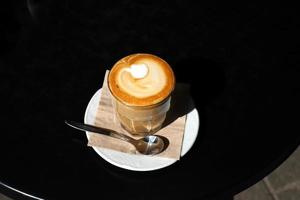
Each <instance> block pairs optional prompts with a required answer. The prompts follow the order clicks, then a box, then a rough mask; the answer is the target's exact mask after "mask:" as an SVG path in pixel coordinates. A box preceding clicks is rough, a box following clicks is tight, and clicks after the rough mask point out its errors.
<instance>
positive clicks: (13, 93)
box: [0, 0, 300, 199]
mask: <svg viewBox="0 0 300 200" xmlns="http://www.w3.org/2000/svg"><path fill="white" fill-rule="evenodd" d="M30 2H31V3H30V6H29V7H30V9H28V4H27V3H26V1H10V2H6V3H5V4H3V6H1V8H0V10H1V17H0V18H1V19H0V20H1V23H0V24H1V25H0V26H1V28H0V30H1V32H0V33H1V34H0V36H1V38H0V41H1V44H0V45H1V46H0V76H1V78H0V93H1V100H2V101H1V102H2V103H1V124H2V128H1V134H0V137H1V138H0V160H1V165H0V167H1V168H0V181H1V182H3V183H5V184H8V185H10V186H12V187H15V188H17V189H20V190H22V191H25V192H28V193H30V194H33V195H37V196H39V197H44V198H50V199H66V198H72V199H74V198H78V199H83V198H87V199H93V198H95V197H99V198H100V197H103V198H104V199H106V197H108V196H110V197H111V198H113V197H115V198H118V197H124V198H126V197H128V198H130V199H146V197H147V198H148V197H149V198H150V199H154V198H155V199H165V198H169V197H178V198H180V199H182V198H186V199H193V198H200V197H207V198H208V197H213V196H218V195H224V194H233V193H236V192H238V191H240V190H242V189H244V188H246V187H248V186H250V185H251V184H253V183H255V182H256V181H258V180H260V179H261V178H262V177H264V176H265V175H267V174H268V173H270V172H271V171H272V170H273V169H274V168H275V167H277V166H278V165H279V164H280V163H281V162H282V161H283V160H284V159H285V158H286V157H287V156H288V155H289V154H290V153H291V152H292V151H293V150H294V149H295V148H296V146H297V145H298V144H299V140H300V139H299V128H298V124H299V104H298V103H299V100H300V96H299V93H300V86H299V64H300V62H299V58H300V57H299V56H300V54H299V53H300V52H299V51H300V49H299V44H300V43H299V35H300V34H299V18H298V13H297V12H298V10H297V7H296V6H294V5H283V4H276V3H275V2H272V4H265V5H264V4H262V3H259V4H254V3H248V4H243V5H239V4H234V5H229V4H228V3H227V2H226V3H220V2H219V3H218V4H217V3H213V2H211V3H207V2H206V3H205V4H204V3H203V2H198V3H194V2H192V1H183V0H174V1H172V2H169V1H164V0H161V1H155V2H152V1H136V2H135V1H129V0H127V1H125V0H124V1H118V3H117V2H111V3H110V2H108V1H94V0H93V1H92V0H86V1H70V0H61V1H58V0H57V1H49V0H39V1H38V0H35V1H30ZM137 52H145V53H152V54H155V55H158V56H160V57H162V58H163V59H165V60H166V61H167V62H169V63H170V65H171V66H172V67H173V69H174V71H175V75H176V78H177V81H178V82H185V83H190V84H191V93H192V97H193V98H194V101H195V104H196V107H197V109H198V110H199V112H200V131H199V137H198V139H197V141H196V143H195V145H194V147H193V148H192V150H191V151H190V152H189V153H188V154H187V155H186V156H185V157H183V158H182V159H181V160H180V161H179V162H177V163H176V164H175V165H172V166H170V167H168V168H166V169H163V170H159V171H155V172H147V173H135V172H130V171H126V170H122V169H118V168H117V167H114V166H112V165H110V164H108V163H106V162H105V161H103V160H102V159H101V158H100V157H98V156H97V155H96V153H94V152H93V151H92V150H91V149H89V148H87V147H85V142H86V140H85V138H84V136H83V135H82V136H81V135H76V134H75V131H74V130H72V129H70V128H69V127H66V126H65V124H64V123H63V121H64V120H65V119H73V120H77V121H82V120H83V115H84V111H85V108H86V105H87V103H88V101H89V99H90V98H91V96H92V95H93V94H94V92H95V91H97V90H98V89H99V88H100V87H101V84H102V81H103V76H104V72H105V70H106V69H109V68H110V67H111V66H112V65H113V64H114V63H115V62H116V61H117V60H119V59H120V58H122V57H124V56H126V55H128V54H131V53H137ZM194 182H196V184H194ZM162 186H163V187H162ZM107 188H114V189H116V190H117V191H118V192H114V193H111V192H108V189H107ZM131 188H133V189H131ZM154 189H155V190H157V193H152V192H149V191H152V190H154ZM145 190H146V192H145ZM137 191H142V192H137ZM98 195H99V196H98Z"/></svg>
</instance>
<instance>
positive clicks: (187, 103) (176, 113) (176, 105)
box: [162, 83, 195, 127]
mask: <svg viewBox="0 0 300 200" xmlns="http://www.w3.org/2000/svg"><path fill="white" fill-rule="evenodd" d="M194 108H195V105H194V102H193V100H192V97H191V95H190V86H189V85H188V84H185V83H177V84H176V86H175V89H174V91H173V93H172V96H171V106H170V110H169V111H168V112H167V116H166V120H165V122H164V123H163V125H162V127H166V126H168V125H169V124H171V123H172V122H174V121H175V120H176V119H178V118H179V117H182V116H184V115H186V114H188V113H189V112H191V111H192V110H193V109H194Z"/></svg>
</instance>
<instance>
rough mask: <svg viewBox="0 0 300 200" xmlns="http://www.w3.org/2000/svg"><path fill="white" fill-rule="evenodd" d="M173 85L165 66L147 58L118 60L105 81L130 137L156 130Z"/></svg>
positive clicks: (137, 55) (136, 56)
mask: <svg viewBox="0 0 300 200" xmlns="http://www.w3.org/2000/svg"><path fill="white" fill-rule="evenodd" d="M174 85H175V77H174V73H173V71H172V69H171V67H170V66H169V64H168V63H167V62H166V61H164V60H163V59H161V58H159V57H157V56H155V55H151V54H133V55H129V56H127V57H124V58H122V59H121V60H119V61H118V62H117V63H116V64H115V65H114V66H113V67H112V69H111V71H110V73H109V77H108V86H109V89H110V92H111V94H112V96H113V97H114V108H115V111H116V114H117V115H118V118H119V120H120V122H121V124H122V125H123V127H124V128H125V129H127V130H128V131H129V132H131V133H152V132H155V131H156V130H157V129H159V128H160V126H161V125H162V123H163V121H164V120H165V117H166V112H167V111H168V110H169V107H170V99H171V97H170V94H171V92H172V91H173V89H174Z"/></svg>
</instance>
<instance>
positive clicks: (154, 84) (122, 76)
mask: <svg viewBox="0 0 300 200" xmlns="http://www.w3.org/2000/svg"><path fill="white" fill-rule="evenodd" d="M149 64H150V65H147V66H149V67H148V72H147V74H145V72H144V71H142V70H140V71H138V69H136V68H131V71H128V68H124V69H122V70H120V72H119V74H118V75H117V76H116V78H117V79H116V83H117V85H118V86H119V87H120V89H121V90H122V91H124V92H125V93H128V94H129V95H132V96H134V97H137V98H145V97H149V96H153V95H155V94H157V93H159V92H160V91H162V89H163V88H164V87H165V85H166V79H165V78H164V76H165V75H164V72H163V70H162V69H161V68H160V67H159V66H157V65H156V64H155V63H149ZM136 66H137V68H142V67H141V66H145V65H141V66H140V65H136ZM134 69H135V70H134ZM138 72H140V73H138ZM144 74H145V75H144ZM143 75H144V76H143Z"/></svg>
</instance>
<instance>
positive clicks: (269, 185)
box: [234, 147, 300, 200]
mask: <svg viewBox="0 0 300 200" xmlns="http://www.w3.org/2000/svg"><path fill="white" fill-rule="evenodd" d="M234 199H235V200H300V147H298V149H297V150H296V151H295V152H294V153H293V154H292V155H291V156H290V157H289V159H288V160H287V161H285V162H284V163H283V164H282V165H281V166H280V167H279V168H277V169H276V170H275V171H274V172H273V173H271V174H270V175H269V176H267V177H266V178H264V179H263V180H262V181H260V182H259V183H257V184H256V185H254V186H252V187H250V188H249V189H247V190H245V191H243V192H241V193H240V194H238V195H236V197H235V198H234Z"/></svg>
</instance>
